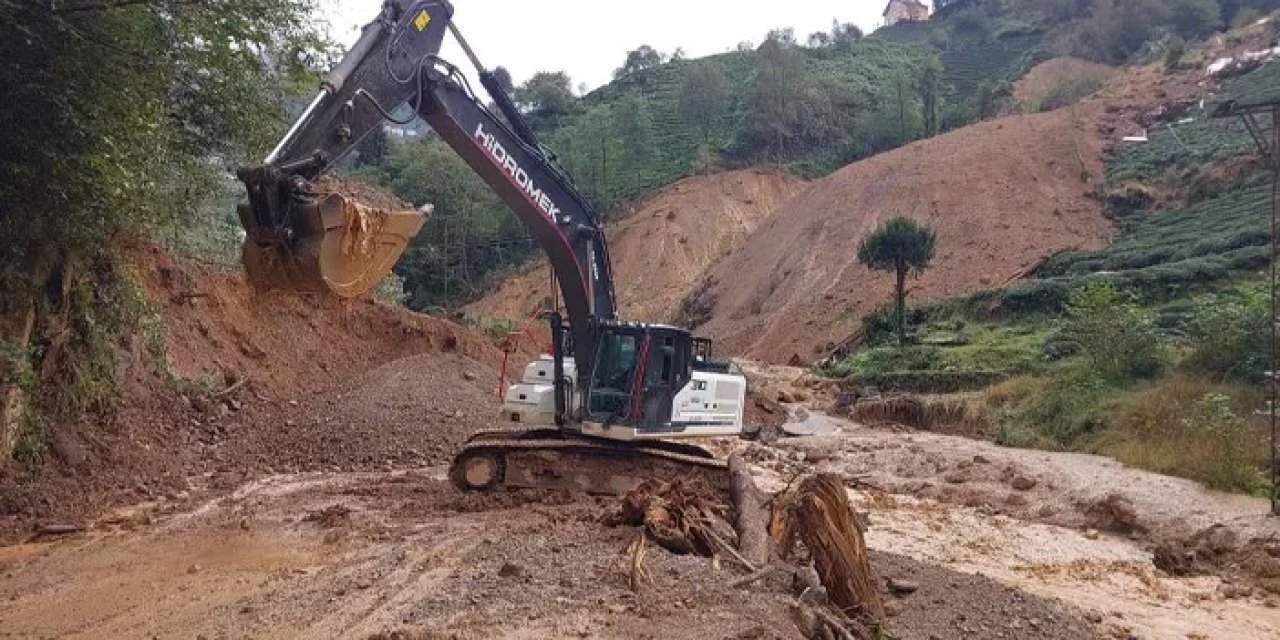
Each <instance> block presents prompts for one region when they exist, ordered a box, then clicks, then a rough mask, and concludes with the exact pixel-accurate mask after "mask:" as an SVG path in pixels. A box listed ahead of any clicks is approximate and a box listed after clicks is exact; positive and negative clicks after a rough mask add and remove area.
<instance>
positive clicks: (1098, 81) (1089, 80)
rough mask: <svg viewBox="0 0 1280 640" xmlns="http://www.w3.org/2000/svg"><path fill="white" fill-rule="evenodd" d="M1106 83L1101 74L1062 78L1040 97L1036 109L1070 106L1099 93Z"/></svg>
mask: <svg viewBox="0 0 1280 640" xmlns="http://www.w3.org/2000/svg"><path fill="white" fill-rule="evenodd" d="M1104 83H1105V80H1104V79H1103V78H1102V76H1100V75H1090V76H1083V77H1079V78H1067V79H1064V80H1060V81H1058V82H1056V83H1054V85H1053V86H1052V87H1049V90H1048V91H1046V92H1045V93H1044V95H1043V96H1041V97H1040V100H1039V103H1038V104H1037V105H1036V108H1037V109H1036V110H1038V111H1042V112H1043V111H1054V110H1056V109H1061V108H1063V107H1069V106H1071V105H1073V104H1075V103H1077V102H1080V101H1081V100H1083V99H1085V98H1087V97H1089V96H1091V95H1093V94H1094V93H1097V92H1098V90H1099V89H1101V88H1102V85H1103V84H1104Z"/></svg>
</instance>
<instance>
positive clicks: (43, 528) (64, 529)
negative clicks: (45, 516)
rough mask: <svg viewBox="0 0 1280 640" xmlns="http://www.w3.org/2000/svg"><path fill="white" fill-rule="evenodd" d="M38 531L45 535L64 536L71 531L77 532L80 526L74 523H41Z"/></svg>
mask: <svg viewBox="0 0 1280 640" xmlns="http://www.w3.org/2000/svg"><path fill="white" fill-rule="evenodd" d="M38 531H39V533H40V534H41V535H46V536H65V535H69V534H72V533H79V532H80V527H78V526H76V525H74V524H42V525H40V528H39V530H38Z"/></svg>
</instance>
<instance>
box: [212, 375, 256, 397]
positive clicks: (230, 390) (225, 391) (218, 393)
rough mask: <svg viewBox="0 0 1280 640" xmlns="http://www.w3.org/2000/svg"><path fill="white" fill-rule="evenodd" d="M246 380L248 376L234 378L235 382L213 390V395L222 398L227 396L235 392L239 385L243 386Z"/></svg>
mask: <svg viewBox="0 0 1280 640" xmlns="http://www.w3.org/2000/svg"><path fill="white" fill-rule="evenodd" d="M247 380H248V378H240V379H239V380H236V381H235V382H233V383H231V384H230V385H229V386H228V387H227V388H226V389H223V390H222V391H215V392H214V393H213V397H215V398H223V397H226V396H229V395H231V394H233V393H235V392H236V391H238V390H239V389H240V387H243V386H244V383H245V382H246V381H247Z"/></svg>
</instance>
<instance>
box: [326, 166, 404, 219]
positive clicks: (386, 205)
mask: <svg viewBox="0 0 1280 640" xmlns="http://www.w3.org/2000/svg"><path fill="white" fill-rule="evenodd" d="M315 188H316V190H318V191H321V192H323V193H336V194H338V195H340V196H343V197H346V198H350V199H351V200H353V201H354V202H356V203H357V204H362V205H364V206H366V207H372V208H374V209H384V210H387V211H404V210H406V209H413V208H414V207H413V205H411V204H409V203H408V202H405V201H404V200H401V199H400V197H399V196H397V195H396V194H394V193H391V192H389V191H385V190H383V189H379V188H378V187H375V186H372V185H369V184H366V183H363V182H357V181H355V180H344V179H342V178H341V177H339V176H337V175H334V174H332V173H327V174H325V175H323V176H320V178H319V179H317V180H316V181H315Z"/></svg>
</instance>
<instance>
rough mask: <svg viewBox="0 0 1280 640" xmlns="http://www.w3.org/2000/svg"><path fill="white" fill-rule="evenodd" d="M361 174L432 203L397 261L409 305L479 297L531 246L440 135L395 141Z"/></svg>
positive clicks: (429, 305)
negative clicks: (374, 167)
mask: <svg viewBox="0 0 1280 640" xmlns="http://www.w3.org/2000/svg"><path fill="white" fill-rule="evenodd" d="M361 177H363V178H366V179H372V180H373V181H376V182H379V183H381V184H383V185H384V186H387V187H389V188H390V189H391V190H392V191H393V192H395V194H396V195H398V196H400V197H401V198H403V199H404V200H405V201H407V202H410V203H413V204H415V205H421V204H425V203H431V204H433V205H435V213H434V215H432V216H431V217H430V218H428V219H427V221H426V223H425V225H424V226H423V228H422V232H421V233H419V234H418V236H417V237H416V238H414V240H413V242H412V243H411V244H410V246H409V249H408V250H407V251H406V252H405V255H404V257H403V258H401V260H400V262H399V264H397V266H396V273H397V274H398V275H399V276H400V277H401V278H403V279H404V285H403V286H404V291H405V293H406V294H407V295H408V300H407V304H408V305H409V306H410V307H411V308H414V309H418V310H421V311H427V310H432V309H437V308H439V307H444V306H448V305H452V304H456V303H459V302H465V301H469V300H471V299H474V298H475V297H477V296H478V295H480V294H482V293H483V292H484V290H485V287H486V285H488V284H489V283H490V282H491V281H492V279H493V278H494V277H496V275H497V274H498V273H500V272H501V271H502V269H504V268H507V267H510V266H511V265H513V264H516V263H518V262H520V261H522V260H525V259H527V258H528V257H529V256H530V255H531V254H532V251H533V250H532V246H531V245H530V244H529V242H528V233H527V232H526V231H525V229H524V228H523V226H521V224H520V221H519V219H518V218H516V216H515V215H513V214H512V213H511V211H510V209H508V208H507V207H506V206H505V205H504V204H503V203H502V201H501V200H499V199H498V196H497V195H496V194H494V193H493V190H491V189H490V188H489V187H488V185H486V184H485V183H484V181H483V180H481V179H480V177H479V176H477V175H476V174H475V172H474V171H472V170H471V169H470V168H469V167H468V166H467V165H466V163H464V162H463V161H462V159H461V158H459V157H458V155H457V154H456V153H454V152H453V150H452V149H451V148H449V146H448V145H447V144H445V143H444V142H443V141H442V140H440V139H439V138H436V137H430V138H423V139H419V140H415V141H412V142H407V143H393V144H392V145H391V148H390V150H389V152H388V154H387V161H386V163H385V165H384V166H383V167H381V168H380V169H379V170H378V172H377V173H364V174H362V175H361Z"/></svg>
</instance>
